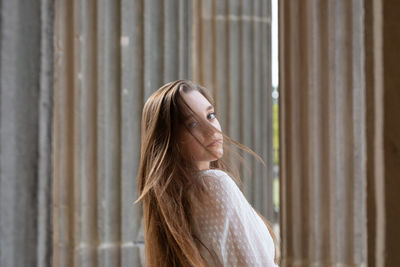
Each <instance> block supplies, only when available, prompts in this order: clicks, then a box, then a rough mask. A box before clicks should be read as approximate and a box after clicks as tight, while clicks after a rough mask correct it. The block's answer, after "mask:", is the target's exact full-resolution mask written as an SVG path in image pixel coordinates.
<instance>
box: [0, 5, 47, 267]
mask: <svg viewBox="0 0 400 267" xmlns="http://www.w3.org/2000/svg"><path fill="white" fill-rule="evenodd" d="M0 6H1V7H0V266H13V267H24V266H39V267H44V266H51V262H50V257H51V231H50V229H51V204H52V203H51V182H52V180H51V177H52V172H51V171H52V169H51V168H52V166H51V163H52V160H51V159H52V147H51V144H52V133H51V129H52V112H53V103H52V97H53V69H52V67H53V46H52V44H53V35H52V34H53V22H54V21H53V7H54V5H53V3H52V1H47V0H44V1H18V0H16V1H2V2H1V4H0Z"/></svg>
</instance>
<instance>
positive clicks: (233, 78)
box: [192, 0, 273, 219]
mask: <svg viewBox="0 0 400 267" xmlns="http://www.w3.org/2000/svg"><path fill="white" fill-rule="evenodd" d="M270 6H271V2H270V1H269V0H256V1H243V0H234V1H222V0H218V1H210V0H201V1H196V2H195V3H194V5H193V22H194V24H193V47H194V49H193V51H192V53H193V79H194V80H195V81H196V82H198V83H200V84H202V85H204V86H206V87H207V88H209V89H210V90H211V91H212V93H213V95H214V98H215V100H216V102H217V113H218V118H219V120H220V122H221V126H222V130H223V131H224V132H226V133H227V134H228V135H229V136H230V137H232V138H233V139H235V140H237V141H239V142H241V143H243V144H244V145H246V146H248V147H250V148H251V149H253V150H254V151H255V152H257V153H258V154H259V155H260V156H261V157H262V158H263V159H264V161H265V163H266V168H264V167H263V166H262V165H261V164H260V163H258V162H256V161H255V160H254V158H253V157H252V156H249V155H247V154H246V153H244V154H242V155H243V156H244V159H245V161H246V162H247V163H248V169H249V170H247V169H246V168H243V169H241V170H240V175H241V179H242V180H243V191H244V193H245V194H246V196H247V198H248V199H249V201H250V202H251V203H252V204H253V205H254V206H255V207H256V209H257V210H259V211H261V212H262V213H263V214H264V215H266V216H267V217H268V218H270V219H272V217H273V204H272V179H273V173H272V170H273V168H272V166H273V161H272V151H273V149H272V97H271V93H272V85H271V67H270V50H271V49H270V48H271V45H270V28H271V23H270V17H271V8H270Z"/></svg>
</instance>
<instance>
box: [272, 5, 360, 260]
mask: <svg viewBox="0 0 400 267" xmlns="http://www.w3.org/2000/svg"><path fill="white" fill-rule="evenodd" d="M279 4H280V5H279V8H280V21H279V22H280V39H279V41H280V44H279V46H280V48H279V50H280V127H281V128H280V129H281V138H280V142H281V143H280V151H281V157H280V163H281V168H280V170H281V216H280V218H281V238H282V240H281V241H282V265H281V266H362V265H363V264H364V263H365V238H366V235H365V232H366V229H365V225H366V220H365V183H366V155H365V149H366V143H365V140H366V138H365V100H364V97H365V86H364V78H365V76H364V43H363V31H364V24H363V23H364V21H363V1H362V0H356V1H346V0H339V1H327V0H323V1H316V0H307V1H290V0H283V1H279Z"/></svg>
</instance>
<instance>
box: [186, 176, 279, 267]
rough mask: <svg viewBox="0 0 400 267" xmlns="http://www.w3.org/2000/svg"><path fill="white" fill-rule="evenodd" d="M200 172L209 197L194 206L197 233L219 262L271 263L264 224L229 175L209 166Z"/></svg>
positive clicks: (271, 245) (270, 243)
mask: <svg viewBox="0 0 400 267" xmlns="http://www.w3.org/2000/svg"><path fill="white" fill-rule="evenodd" d="M204 174H205V175H203V176H202V179H204V184H205V186H206V188H207V190H210V197H209V198H207V200H206V201H205V202H202V203H201V204H198V205H197V206H196V211H195V213H194V214H196V221H197V224H198V227H199V233H200V237H201V239H202V241H203V243H204V244H206V245H207V246H208V250H209V251H211V253H213V254H214V255H213V257H214V258H217V261H218V262H219V265H222V266H267V267H275V266H277V265H275V263H274V254H275V248H274V243H273V240H272V238H271V235H270V233H269V231H268V228H267V227H266V225H265V224H264V222H263V221H262V219H261V218H260V216H258V214H257V213H256V212H255V211H254V209H253V208H252V206H251V205H250V204H249V202H248V201H247V200H246V198H245V197H244V195H243V194H242V192H241V191H240V190H239V188H238V187H237V185H236V184H235V182H234V181H233V180H232V179H231V177H230V176H229V175H228V174H226V173H225V172H223V171H218V170H209V171H206V172H205V173H204Z"/></svg>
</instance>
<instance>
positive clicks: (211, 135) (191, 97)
mask: <svg viewBox="0 0 400 267" xmlns="http://www.w3.org/2000/svg"><path fill="white" fill-rule="evenodd" d="M182 98H183V99H184V101H185V102H186V103H187V105H188V106H189V107H190V108H191V109H192V111H193V112H194V113H195V114H196V115H197V116H198V117H199V118H201V119H203V120H204V121H206V122H207V123H209V126H211V127H206V126H205V125H203V124H201V123H199V122H198V121H197V120H196V118H195V117H194V116H192V115H190V112H189V111H186V112H185V111H184V117H185V119H184V124H185V126H186V127H182V134H181V135H180V137H179V144H180V147H181V149H182V151H183V154H184V156H185V157H188V158H190V159H191V160H192V161H193V163H194V165H195V166H196V167H197V168H198V169H199V170H206V169H209V168H210V162H211V161H214V160H217V159H219V158H221V157H222V155H223V146H222V144H223V136H222V134H221V133H220V131H221V126H220V124H219V122H218V119H217V118H216V117H215V111H214V107H213V106H212V105H211V103H210V102H209V101H208V100H207V99H206V98H205V97H204V96H203V95H202V94H201V93H200V92H198V91H196V90H193V91H190V92H187V93H182ZM196 139H197V140H196ZM204 147H206V148H207V149H208V150H209V151H210V152H209V151H207V149H206V148H204Z"/></svg>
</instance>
